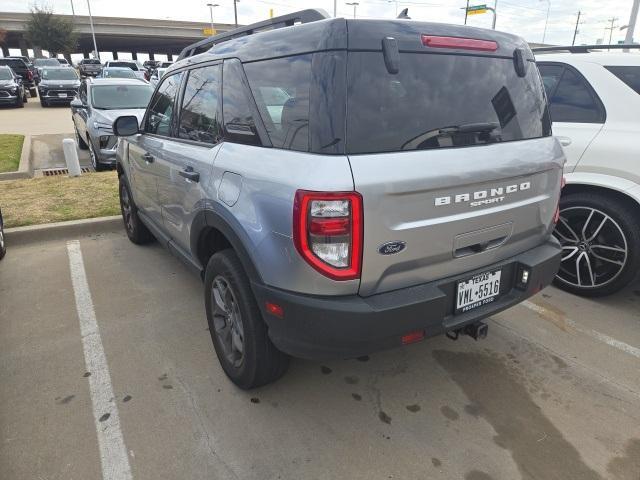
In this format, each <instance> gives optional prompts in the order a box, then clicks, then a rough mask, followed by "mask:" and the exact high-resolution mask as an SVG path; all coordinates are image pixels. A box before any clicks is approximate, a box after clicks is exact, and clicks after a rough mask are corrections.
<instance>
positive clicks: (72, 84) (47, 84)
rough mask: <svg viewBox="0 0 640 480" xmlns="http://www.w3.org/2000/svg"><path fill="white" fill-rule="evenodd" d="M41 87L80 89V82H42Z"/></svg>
mask: <svg viewBox="0 0 640 480" xmlns="http://www.w3.org/2000/svg"><path fill="white" fill-rule="evenodd" d="M40 85H41V86H43V87H59V88H60V87H79V86H80V81H79V80H41V81H40Z"/></svg>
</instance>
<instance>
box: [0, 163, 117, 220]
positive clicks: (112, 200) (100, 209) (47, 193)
mask: <svg viewBox="0 0 640 480" xmlns="http://www.w3.org/2000/svg"><path fill="white" fill-rule="evenodd" d="M0 207H2V216H3V217H4V222H5V227H7V228H9V227H21V226H24V225H36V224H40V223H51V222H63V221H66V220H79V219H81V218H95V217H106V216H110V215H118V214H120V203H119V198H118V175H117V174H116V172H113V171H111V172H100V173H85V174H83V175H82V176H80V177H75V178H69V177H67V176H59V177H58V176H55V177H40V178H27V179H20V180H4V181H2V182H1V183H0Z"/></svg>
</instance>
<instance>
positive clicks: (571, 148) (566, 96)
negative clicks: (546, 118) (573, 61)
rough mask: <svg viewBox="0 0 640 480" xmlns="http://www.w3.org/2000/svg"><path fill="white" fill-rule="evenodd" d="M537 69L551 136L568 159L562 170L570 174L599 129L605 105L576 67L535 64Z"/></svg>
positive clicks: (546, 63) (603, 117)
mask: <svg viewBox="0 0 640 480" xmlns="http://www.w3.org/2000/svg"><path fill="white" fill-rule="evenodd" d="M538 68H539V69H540V74H541V75H542V80H543V83H544V87H545V90H546V91H547V98H548V99H549V111H550V113H551V121H552V122H553V133H554V135H556V136H557V137H558V139H559V140H560V143H561V144H562V146H563V148H564V151H565V154H566V156H567V163H566V165H565V170H566V171H567V172H572V171H573V170H574V169H575V167H576V165H577V164H578V162H579V161H580V158H582V155H583V154H584V152H585V150H586V149H587V147H588V146H589V144H590V143H591V142H592V141H593V140H594V139H595V138H596V136H597V135H598V134H599V133H600V131H601V130H602V127H603V125H604V122H605V119H606V112H605V109H604V105H603V104H602V102H601V101H600V99H599V98H598V95H597V94H596V92H595V90H594V89H593V88H592V87H591V85H589V82H587V80H586V79H585V78H584V76H582V74H580V72H578V70H576V69H575V68H573V67H571V66H569V65H566V64H562V63H555V62H538Z"/></svg>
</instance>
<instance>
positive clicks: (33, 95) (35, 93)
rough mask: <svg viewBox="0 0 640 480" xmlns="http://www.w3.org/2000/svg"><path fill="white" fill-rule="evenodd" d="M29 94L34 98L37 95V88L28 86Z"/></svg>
mask: <svg viewBox="0 0 640 480" xmlns="http://www.w3.org/2000/svg"><path fill="white" fill-rule="evenodd" d="M29 95H31V98H36V97H37V96H38V89H37V88H30V89H29Z"/></svg>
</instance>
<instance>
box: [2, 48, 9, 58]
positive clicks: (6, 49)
mask: <svg viewBox="0 0 640 480" xmlns="http://www.w3.org/2000/svg"><path fill="white" fill-rule="evenodd" d="M9 55H10V53H9V47H7V46H6V45H2V56H3V57H8V56H9Z"/></svg>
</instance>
